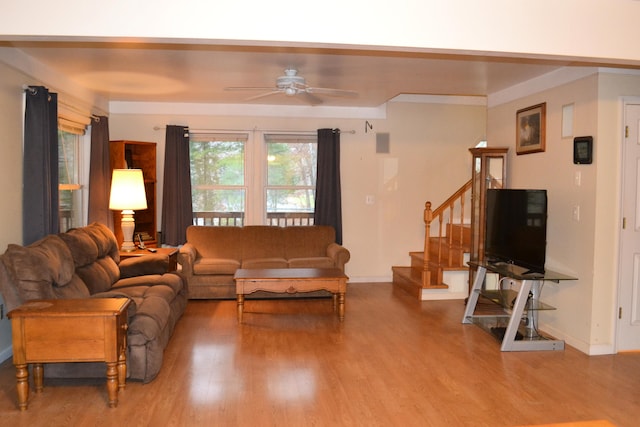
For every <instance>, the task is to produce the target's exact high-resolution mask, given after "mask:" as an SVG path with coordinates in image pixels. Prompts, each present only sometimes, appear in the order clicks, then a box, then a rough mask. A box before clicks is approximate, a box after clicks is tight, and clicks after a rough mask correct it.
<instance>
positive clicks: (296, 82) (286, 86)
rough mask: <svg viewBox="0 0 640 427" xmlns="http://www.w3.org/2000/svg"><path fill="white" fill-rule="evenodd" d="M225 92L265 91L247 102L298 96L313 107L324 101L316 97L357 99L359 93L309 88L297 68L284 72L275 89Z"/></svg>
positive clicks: (230, 88) (233, 88)
mask: <svg viewBox="0 0 640 427" xmlns="http://www.w3.org/2000/svg"><path fill="white" fill-rule="evenodd" d="M225 90H253V91H256V90H264V91H267V92H265V93H261V94H260V95H256V96H252V97H251V98H247V101H252V100H255V99H260V98H264V97H267V96H271V95H277V94H284V95H287V96H298V97H300V98H302V99H303V100H304V101H305V102H307V103H309V104H311V105H318V104H322V100H321V99H320V98H318V97H317V96H315V95H328V96H343V97H355V96H358V93H357V92H355V91H353V90H343V89H330V88H323V87H312V86H309V85H308V84H307V83H306V81H305V78H304V77H302V76H299V75H298V70H296V69H295V68H287V69H286V70H284V76H280V77H278V78H277V79H276V85H275V87H227V88H225Z"/></svg>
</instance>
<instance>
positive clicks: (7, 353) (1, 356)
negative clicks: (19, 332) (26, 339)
mask: <svg viewBox="0 0 640 427" xmlns="http://www.w3.org/2000/svg"><path fill="white" fill-rule="evenodd" d="M11 356H13V346H11V345H10V346H9V347H7V348H5V349H4V350H2V351H0V363H2V362H4V361H5V360H7V359H9V358H10V357H11Z"/></svg>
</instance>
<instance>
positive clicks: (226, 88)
mask: <svg viewBox="0 0 640 427" xmlns="http://www.w3.org/2000/svg"><path fill="white" fill-rule="evenodd" d="M224 90H228V91H234V90H253V91H256V90H260V91H264V90H272V91H273V90H278V88H275V87H273V86H269V87H255V86H253V87H225V88H224Z"/></svg>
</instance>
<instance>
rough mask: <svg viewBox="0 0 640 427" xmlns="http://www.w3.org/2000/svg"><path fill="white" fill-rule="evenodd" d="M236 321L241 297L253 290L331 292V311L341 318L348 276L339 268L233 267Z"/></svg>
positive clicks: (239, 313) (242, 307) (289, 292)
mask: <svg viewBox="0 0 640 427" xmlns="http://www.w3.org/2000/svg"><path fill="white" fill-rule="evenodd" d="M234 279H235V281H236V295H237V300H238V322H240V323H242V313H243V311H244V296H245V295H247V294H250V293H252V292H256V291H267V292H277V293H288V294H292V293H296V292H312V291H320V290H325V291H329V292H331V293H332V294H333V311H334V312H335V311H337V312H338V317H339V318H340V321H343V320H344V301H345V294H346V292H347V280H348V279H349V278H348V277H347V276H346V275H345V274H344V272H343V271H342V270H340V269H339V268H265V269H245V268H240V269H238V270H236V274H235V275H234Z"/></svg>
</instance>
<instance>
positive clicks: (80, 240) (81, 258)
mask: <svg viewBox="0 0 640 427" xmlns="http://www.w3.org/2000/svg"><path fill="white" fill-rule="evenodd" d="M59 236H60V238H61V239H62V240H64V242H65V243H66V244H67V247H68V248H69V250H70V251H71V256H72V257H73V262H74V264H75V266H76V267H84V266H85V265H87V264H91V263H92V262H94V261H95V260H96V259H98V247H97V246H96V243H95V241H94V240H93V239H92V238H91V236H89V235H88V234H87V233H86V232H85V231H84V230H82V229H80V228H75V229H71V230H69V231H67V232H66V233H62V234H59Z"/></svg>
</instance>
